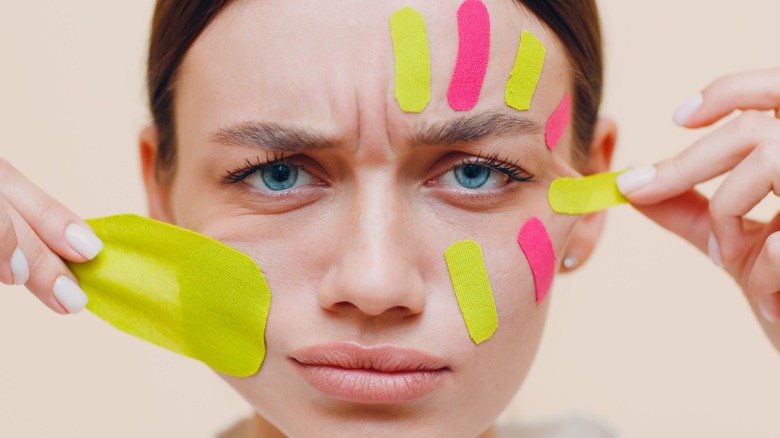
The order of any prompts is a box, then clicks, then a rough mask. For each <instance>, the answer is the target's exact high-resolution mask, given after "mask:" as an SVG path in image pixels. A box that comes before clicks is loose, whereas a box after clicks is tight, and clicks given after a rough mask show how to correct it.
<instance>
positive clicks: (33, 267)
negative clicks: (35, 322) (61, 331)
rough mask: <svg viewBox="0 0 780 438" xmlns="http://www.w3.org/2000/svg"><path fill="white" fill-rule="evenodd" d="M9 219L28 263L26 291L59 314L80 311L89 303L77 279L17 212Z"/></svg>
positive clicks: (12, 213)
mask: <svg viewBox="0 0 780 438" xmlns="http://www.w3.org/2000/svg"><path fill="white" fill-rule="evenodd" d="M9 217H10V218H11V221H12V223H13V225H14V228H15V229H16V235H17V239H18V242H19V243H18V245H19V247H20V248H21V251H22V252H23V253H24V255H25V257H26V259H27V262H28V264H29V279H28V280H27V282H26V283H25V286H26V287H27V289H29V290H30V292H32V293H33V295H35V296H36V297H38V299H40V300H41V301H42V302H43V303H44V304H45V305H46V306H48V307H49V308H50V309H52V310H53V311H55V312H57V313H60V314H67V313H78V312H80V311H81V310H82V309H83V308H84V307H85V306H86V304H87V296H86V294H85V293H84V291H83V290H81V288H79V286H78V282H77V280H76V277H75V276H74V275H73V273H71V272H70V270H69V269H68V268H67V266H65V263H64V262H63V261H62V259H60V257H58V256H57V254H55V253H53V252H52V251H51V249H50V248H49V247H47V246H46V244H45V243H44V242H43V241H42V240H41V239H40V237H39V236H38V235H37V234H36V233H35V231H34V230H33V229H32V228H30V226H29V225H28V224H27V222H26V221H25V220H24V219H23V218H22V217H21V216H20V215H19V213H18V212H16V211H14V210H10V211H9Z"/></svg>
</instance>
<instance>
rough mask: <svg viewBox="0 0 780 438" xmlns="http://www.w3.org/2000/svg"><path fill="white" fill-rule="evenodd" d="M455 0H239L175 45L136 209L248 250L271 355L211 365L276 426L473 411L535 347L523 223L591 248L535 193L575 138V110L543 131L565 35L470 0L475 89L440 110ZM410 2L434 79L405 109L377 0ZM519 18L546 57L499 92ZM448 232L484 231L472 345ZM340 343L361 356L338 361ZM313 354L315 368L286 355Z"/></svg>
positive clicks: (465, 428)
mask: <svg viewBox="0 0 780 438" xmlns="http://www.w3.org/2000/svg"><path fill="white" fill-rule="evenodd" d="M461 2H462V0H446V1H437V2H430V1H422V0H419V1H418V0H406V1H403V2H401V1H383V2H376V1H373V2H366V1H362V0H341V1H311V0H299V1H296V2H294V3H290V2H288V1H282V0H264V1H239V2H236V3H235V4H234V5H232V6H230V7H229V8H228V9H226V10H225V11H224V12H223V13H221V15H220V16H219V17H218V18H217V19H216V21H215V22H213V23H212V24H211V25H210V26H209V27H208V28H207V29H206V31H205V32H204V33H203V34H202V35H201V37H200V39H199V40H198V41H197V42H196V43H195V44H194V46H193V47H192V48H191V49H190V51H189V53H188V54H187V56H186V57H185V60H184V62H183V64H182V69H181V72H180V75H179V80H178V81H177V82H176V101H175V107H176V112H175V124H176V129H177V146H178V159H177V167H176V173H175V176H174V179H173V181H172V183H171V184H170V185H168V186H159V185H155V184H150V200H151V204H152V215H153V216H157V217H158V218H160V219H163V220H167V221H170V222H173V223H176V224H178V225H180V226H183V227H186V228H191V229H194V230H197V231H199V232H201V233H204V234H206V235H209V236H212V237H214V238H216V239H219V240H221V241H223V242H225V243H227V244H228V245H230V246H233V247H235V248H237V249H239V250H241V251H243V252H245V253H247V254H249V255H250V256H252V257H253V258H254V260H255V261H256V262H257V264H258V266H260V268H261V269H262V271H263V273H264V274H265V277H266V280H267V282H268V284H269V286H270V289H271V293H272V302H271V311H270V315H269V319H268V325H267V329H266V334H265V339H266V346H267V356H266V358H265V361H264V363H263V365H262V367H261V369H260V371H259V373H258V374H256V375H254V376H252V377H249V378H234V377H230V376H222V377H223V378H224V379H225V380H226V381H227V382H228V383H229V384H230V385H231V386H233V387H234V388H236V390H237V391H238V392H240V393H241V394H242V395H243V396H244V397H245V398H246V399H247V400H248V401H249V402H250V403H251V404H252V405H253V406H254V407H255V409H256V410H257V411H258V412H259V413H261V414H262V416H263V417H264V418H266V419H267V420H268V421H269V422H270V423H272V424H273V425H274V426H276V427H278V428H279V429H280V430H281V431H283V432H284V433H286V434H288V435H296V436H308V435H311V434H312V433H317V434H318V435H323V436H332V435H336V434H338V435H339V436H362V435H363V434H364V433H365V432H367V431H372V432H373V433H375V434H377V433H378V434H379V435H387V436H397V435H399V434H400V432H403V433H404V436H408V435H409V431H415V432H416V433H419V435H420V436H432V435H443V436H467V435H472V436H474V435H478V434H479V433H481V432H483V431H485V430H486V429H487V428H488V427H489V426H490V424H491V423H492V421H493V420H494V419H495V417H496V416H497V415H498V414H499V413H500V411H501V410H502V409H503V408H504V407H505V406H506V405H507V404H508V402H509V400H510V399H511V398H512V397H513V395H514V394H515V392H516V390H517V389H518V387H519V386H520V384H521V382H522V381H523V379H524V377H525V375H526V373H527V371H528V368H529V366H530V365H531V362H532V359H533V357H534V354H535V351H536V349H537V344H538V342H539V339H540V335H541V333H542V326H543V323H544V320H545V313H546V309H547V304H546V303H547V302H549V301H547V302H545V303H544V304H541V305H539V304H537V303H536V300H535V286H534V280H533V276H532V273H531V270H530V268H529V264H528V262H527V260H526V258H525V257H524V255H523V252H522V251H521V249H520V247H519V246H518V244H517V235H518V232H519V230H520V229H521V227H522V226H523V224H525V222H526V221H527V220H529V219H530V218H532V217H537V218H539V219H540V220H541V221H542V222H543V223H544V224H545V226H546V228H547V230H548V232H549V234H550V237H551V239H552V242H553V246H554V248H555V252H556V254H557V255H558V259H559V260H560V259H561V258H562V257H563V255H565V254H567V251H571V250H576V251H579V252H580V253H581V255H583V256H584V255H586V253H589V251H590V250H589V248H574V249H573V247H572V245H576V244H577V241H576V239H571V237H572V236H573V230H575V229H576V228H577V226H578V225H577V222H576V220H575V219H572V218H569V217H563V216H558V215H556V214H554V213H553V212H552V211H551V209H550V207H549V205H548V202H547V190H548V187H549V185H550V182H551V181H552V180H553V179H554V178H556V177H559V176H562V174H563V172H564V171H563V170H562V169H565V168H566V166H565V165H563V164H562V163H565V162H566V161H570V160H569V158H568V157H569V156H570V153H571V147H572V145H571V138H572V130H571V129H568V130H567V133H566V135H565V137H564V139H563V141H562V142H561V144H560V145H559V146H558V148H557V149H556V150H555V152H554V153H552V152H550V150H548V148H547V147H546V146H545V140H544V127H545V124H546V122H547V120H548V118H549V117H550V115H551V114H552V113H553V111H554V109H555V108H556V106H557V105H558V103H559V102H560V101H561V99H562V98H563V96H564V94H565V93H567V92H571V84H570V79H571V78H570V75H569V73H568V71H569V67H568V63H567V61H566V59H565V55H564V52H563V50H562V48H561V47H560V46H559V44H558V43H557V41H556V40H555V39H554V37H553V35H552V33H551V32H549V31H548V30H547V29H546V28H545V27H543V26H542V25H541V24H540V23H539V22H538V21H537V20H536V19H535V18H534V17H533V16H531V15H530V14H528V13H527V12H525V11H524V10H521V9H520V8H519V7H518V6H517V5H516V4H515V3H514V2H513V1H511V0H485V1H484V3H485V4H486V6H487V8H488V10H489V11H490V16H491V21H492V31H491V36H492V46H491V53H490V62H489V65H488V69H487V76H486V79H485V83H484V88H483V90H482V94H481V98H480V100H479V103H478V104H477V105H476V107H475V108H474V109H473V110H471V111H468V112H455V111H454V110H452V109H451V107H450V106H449V104H448V101H447V89H448V86H449V83H450V78H451V76H452V72H453V69H454V66H455V61H456V57H457V50H458V28H457V19H456V11H457V9H458V7H459V6H460V4H461ZM407 5H408V6H411V7H412V8H414V9H415V10H417V11H418V12H420V13H421V14H422V15H423V17H424V18H425V21H426V27H427V31H428V38H429V44H430V52H431V72H432V83H431V91H432V92H431V96H432V99H431V102H430V103H429V104H428V106H427V107H426V108H425V110H424V111H423V112H422V113H420V114H408V113H404V112H402V111H401V109H400V108H399V105H398V103H397V101H396V99H395V98H394V58H393V44H392V40H391V35H390V16H391V14H392V13H393V12H394V11H395V10H397V9H399V8H401V7H403V6H407ZM523 30H529V31H531V32H532V33H534V34H535V35H536V36H537V37H538V38H539V39H540V40H541V41H542V43H543V44H544V45H545V46H546V48H547V58H546V61H545V66H544V70H543V73H542V76H541V79H540V82H539V86H538V88H537V92H536V94H535V96H534V99H533V103H532V105H531V108H530V110H529V111H524V112H520V111H516V110H514V109H511V108H509V107H508V106H507V105H506V103H505V100H504V91H505V86H506V83H507V79H508V77H509V73H510V71H511V70H512V66H513V65H514V61H515V56H516V54H517V48H518V44H519V40H520V34H521V32H522V31H523ZM497 115H499V116H501V117H497ZM491 124H496V126H492V125H491ZM485 126H488V127H489V129H483V128H484V127H485ZM443 134H447V135H443ZM152 143H153V142H152ZM148 146H149V144H146V146H145V147H148ZM152 146H154V145H153V144H152ZM147 152H148V151H147ZM152 155H153V154H152ZM269 161H271V162H274V164H275V165H274V166H263V165H264V164H265V163H268V162H269ZM464 163H466V164H476V166H469V167H466V166H464ZM147 167H149V166H148V165H147ZM502 171H503V172H502ZM507 173H512V174H515V175H516V176H520V177H522V176H531V175H533V179H532V180H531V181H527V182H521V181H515V180H514V179H512V178H509V177H507V175H506V174H507ZM460 240H473V241H475V242H477V243H478V244H479V245H480V246H481V247H482V251H483V254H484V259H485V266H486V268H487V272H488V275H489V278H490V283H491V285H492V290H493V294H494V297H495V303H496V307H497V311H498V318H499V324H500V326H499V328H498V330H497V331H496V332H495V334H494V335H493V337H492V338H491V339H490V340H488V341H487V342H484V343H482V344H480V345H476V344H475V343H474V342H473V341H472V340H471V338H470V337H469V333H468V331H467V329H466V326H465V324H464V318H463V316H462V314H461V312H460V310H459V307H458V303H457V300H456V296H455V293H454V291H453V285H452V283H451V280H450V276H449V273H448V270H447V264H446V262H445V257H444V253H445V250H446V249H447V248H448V247H449V246H450V245H451V244H453V243H455V242H457V241H460ZM583 245H584V246H585V247H587V245H588V244H583ZM567 246H568V248H567ZM215 293H218V291H215ZM348 356H349V357H353V358H354V357H362V359H361V361H362V364H358V366H362V365H365V364H366V363H369V364H370V366H371V367H374V368H377V370H374V371H370V370H369V371H365V370H363V371H354V370H353V371H350V370H349V369H348V368H350V367H352V366H355V365H356V364H355V363H350V362H349V361H347V362H344V361H345V360H346V359H344V358H345V357H348ZM318 361H319V362H327V364H328V366H327V367H325V368H326V369H324V368H317V367H315V369H312V368H311V367H307V366H304V365H303V364H302V362H318ZM344 368H347V369H344Z"/></svg>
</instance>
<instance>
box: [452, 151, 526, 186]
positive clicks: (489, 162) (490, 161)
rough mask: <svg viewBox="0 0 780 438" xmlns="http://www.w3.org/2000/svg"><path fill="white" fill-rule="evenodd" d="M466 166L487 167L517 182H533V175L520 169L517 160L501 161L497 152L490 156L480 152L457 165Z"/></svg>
mask: <svg viewBox="0 0 780 438" xmlns="http://www.w3.org/2000/svg"><path fill="white" fill-rule="evenodd" d="M467 164H476V165H478V166H485V167H488V168H490V169H492V170H495V171H496V172H500V173H503V174H504V175H506V176H508V177H509V178H510V179H512V180H514V181H517V182H533V181H534V175H533V174H532V173H529V172H528V171H526V170H525V169H523V168H522V167H520V165H519V164H518V161H517V160H509V159H506V160H501V159H500V155H499V153H498V152H496V153H493V154H490V155H482V152H480V153H478V154H477V156H476V157H475V158H464V159H463V161H462V162H461V164H459V165H460V166H465V165H467ZM450 170H451V169H450Z"/></svg>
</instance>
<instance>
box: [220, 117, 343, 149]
mask: <svg viewBox="0 0 780 438" xmlns="http://www.w3.org/2000/svg"><path fill="white" fill-rule="evenodd" d="M211 140H212V141H214V142H216V143H221V144H224V145H235V146H244V147H249V148H262V149H267V150H274V151H279V152H289V153H300V152H303V151H307V150H319V149H330V148H332V147H333V146H334V144H333V143H332V142H330V141H329V140H328V139H327V138H325V137H323V136H321V135H318V134H317V133H315V132H313V131H311V130H310V129H306V128H299V127H295V126H288V125H280V124H277V123H264V122H243V123H239V124H237V125H232V126H228V127H223V128H220V129H219V130H217V131H216V132H215V133H213V134H211Z"/></svg>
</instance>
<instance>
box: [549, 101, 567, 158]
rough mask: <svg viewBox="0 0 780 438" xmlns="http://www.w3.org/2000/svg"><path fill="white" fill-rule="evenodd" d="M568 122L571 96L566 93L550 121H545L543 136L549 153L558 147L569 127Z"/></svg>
mask: <svg viewBox="0 0 780 438" xmlns="http://www.w3.org/2000/svg"><path fill="white" fill-rule="evenodd" d="M570 122H571V96H570V95H569V94H568V93H566V95H565V96H563V100H562V101H561V103H560V105H558V108H556V109H555V111H554V112H553V114H552V116H550V120H548V121H547V129H546V130H545V135H544V138H545V141H546V143H547V148H549V149H550V150H551V151H554V150H555V147H556V146H558V143H560V141H561V139H562V138H563V134H565V133H566V128H568V127H569V123H570Z"/></svg>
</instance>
